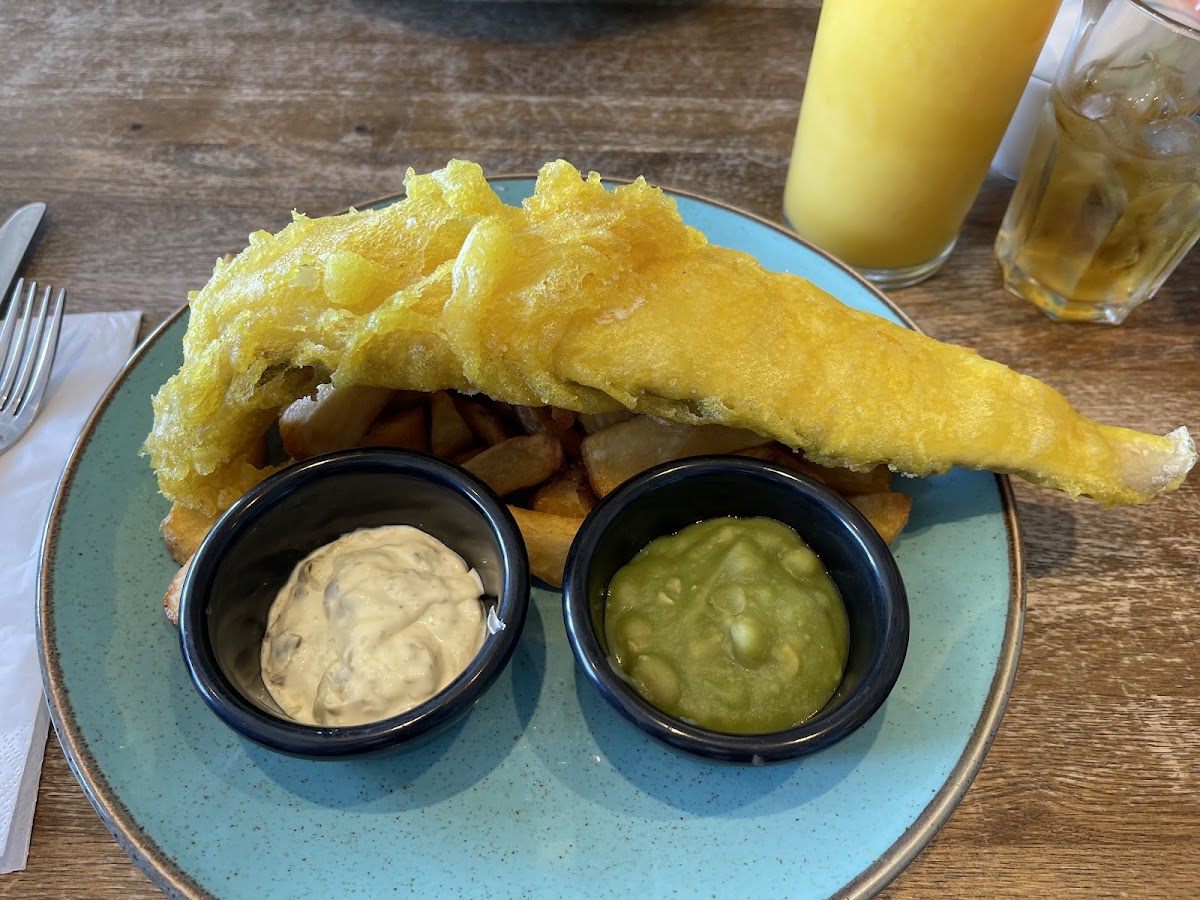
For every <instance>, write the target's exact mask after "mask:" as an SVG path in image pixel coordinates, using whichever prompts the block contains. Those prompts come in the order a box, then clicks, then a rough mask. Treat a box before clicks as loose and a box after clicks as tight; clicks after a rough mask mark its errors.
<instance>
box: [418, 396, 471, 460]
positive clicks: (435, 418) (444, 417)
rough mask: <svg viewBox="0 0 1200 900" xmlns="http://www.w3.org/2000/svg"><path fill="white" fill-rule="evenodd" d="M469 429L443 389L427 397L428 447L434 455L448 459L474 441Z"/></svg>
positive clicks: (451, 399) (452, 400)
mask: <svg viewBox="0 0 1200 900" xmlns="http://www.w3.org/2000/svg"><path fill="white" fill-rule="evenodd" d="M474 439H475V438H474V436H473V435H472V434H471V429H470V427H469V426H468V425H467V423H466V422H465V421H464V420H463V417H462V415H461V414H460V413H459V411H458V407H456V406H455V405H454V399H453V398H452V397H451V396H450V395H449V394H447V393H446V392H445V391H437V392H436V393H435V394H433V395H432V396H431V397H430V398H429V449H430V450H431V451H432V452H433V453H434V455H436V456H441V457H443V458H445V459H449V458H450V457H451V456H453V455H454V454H455V453H459V452H460V451H462V450H466V449H467V448H468V447H470V446H471V443H472V441H474Z"/></svg>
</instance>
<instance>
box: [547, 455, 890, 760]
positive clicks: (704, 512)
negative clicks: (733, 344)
mask: <svg viewBox="0 0 1200 900" xmlns="http://www.w3.org/2000/svg"><path fill="white" fill-rule="evenodd" d="M720 516H735V517H739V518H747V517H754V516H766V517H768V518H772V519H775V520H777V521H779V522H783V523H784V524H786V525H789V526H791V527H792V528H793V529H795V531H796V532H797V533H798V534H799V535H800V537H801V538H802V539H803V540H804V541H805V542H806V543H807V544H808V545H809V546H810V547H811V548H812V549H813V550H814V551H815V552H816V554H817V556H819V557H820V559H821V562H822V563H823V564H824V565H825V568H826V570H827V571H828V572H829V576H830V578H831V579H832V580H833V582H834V584H835V585H837V588H838V591H839V592H840V593H841V595H842V600H843V601H844V603H845V604H846V612H847V614H848V616H849V621H850V642H849V643H850V646H849V658H848V660H847V663H846V670H845V674H844V675H843V677H842V681H841V684H840V685H839V686H838V688H837V690H836V691H835V692H834V695H833V696H832V697H831V698H830V700H829V702H828V703H826V704H825V706H824V708H822V709H821V710H820V711H819V712H817V713H816V714H815V715H814V716H812V717H811V718H810V719H808V720H807V721H805V722H803V723H802V724H800V725H798V726H796V727H795V728H790V729H788V730H786V731H777V732H772V733H768V734H726V733H723V732H718V731H712V730H710V729H707V728H701V727H700V726H698V725H695V724H692V723H689V722H686V721H683V720H681V719H678V718H675V717H673V716H670V715H667V714H666V713H664V712H662V711H661V710H659V709H657V708H655V707H654V706H652V705H651V704H650V703H648V702H647V701H646V700H644V699H643V698H642V697H641V696H640V695H639V694H638V693H637V692H636V691H635V690H634V689H633V687H632V686H631V685H630V683H629V682H628V681H627V680H626V679H625V678H624V677H622V676H621V675H620V674H619V673H618V671H617V668H616V664H615V663H614V662H613V661H612V660H611V659H610V654H609V652H608V647H607V646H606V641H605V636H604V604H605V595H606V592H607V588H608V584H609V582H610V581H611V579H612V576H613V574H614V573H615V572H616V571H617V570H618V569H619V568H621V567H622V566H623V565H625V564H626V563H627V562H629V560H630V559H632V558H633V557H634V555H636V554H637V553H638V551H639V550H641V549H642V548H643V547H645V546H646V545H647V544H648V543H650V541H652V540H654V539H655V538H658V537H662V536H663V535H668V534H674V533H675V532H678V531H679V530H680V529H682V528H685V527H687V526H688V525H691V524H694V523H696V522H700V521H704V520H706V519H712V518H717V517H720ZM563 617H564V620H565V622H566V628H567V638H568V640H569V641H570V643H571V649H572V651H574V654H575V659H576V661H577V663H578V665H579V667H580V669H581V670H582V671H583V674H584V675H585V676H586V677H587V679H588V680H589V681H590V682H591V683H592V684H593V685H594V686H595V688H596V690H598V691H599V692H600V694H601V695H602V696H603V697H604V699H605V700H607V701H608V703H609V704H611V705H612V706H613V708H615V709H616V710H617V712H619V713H620V714H621V715H622V716H624V717H625V718H626V719H628V720H629V721H630V722H632V723H633V724H634V725H636V726H637V727H638V728H640V729H641V730H642V731H644V732H645V733H646V734H648V735H650V736H651V737H653V738H655V739H657V740H659V741H662V742H663V743H664V744H667V745H668V746H670V747H672V748H674V749H676V750H679V751H683V752H685V753H689V754H693V755H695V756H699V757H703V758H706V759H710V760H717V761H721V762H731V763H748V764H753V765H761V764H764V763H773V762H781V761H783V760H788V759H794V758H796V757H800V756H805V755H807V754H810V753H815V752H817V751H819V750H822V749H824V748H826V747H829V746H831V745H832V744H834V743H836V742H837V741H839V740H841V739H842V738H844V737H846V736H847V735H849V734H850V733H851V732H853V731H854V730H855V729H857V728H859V727H860V726H861V725H863V724H864V723H865V722H866V721H867V720H868V719H870V718H871V716H872V715H874V714H875V712H876V711H878V709H879V707H880V706H882V705H883V702H884V700H886V699H887V696H888V694H889V693H890V692H891V690H892V687H893V686H894V685H895V683H896V679H897V678H898V677H899V675H900V669H901V667H902V665H903V663H904V657H905V654H906V653H907V650H908V630H909V616H908V598H907V595H906V593H905V590H904V582H903V580H902V579H901V577H900V571H899V568H898V567H897V566H896V561H895V559H894V558H893V557H892V554H891V551H889V550H888V548H887V545H886V544H885V543H884V542H883V539H882V538H881V537H880V536H879V534H878V533H877V532H876V531H875V529H874V528H873V527H872V526H871V524H870V522H868V521H867V520H866V518H865V517H864V516H863V515H862V514H861V513H860V512H859V511H858V510H857V509H855V508H854V507H853V506H851V505H850V503H848V502H847V501H846V500H845V499H844V498H842V497H841V496H839V495H838V494H836V493H834V492H833V491H831V490H829V489H828V488H827V487H825V486H824V485H822V484H820V483H819V482H817V481H814V480H813V479H811V478H808V477H806V476H804V475H800V474H798V473H796V472H791V471H788V470H786V469H782V468H779V467H777V466H774V465H771V464H769V463H765V462H762V461H761V460H757V459H751V458H747V457H736V456H704V457H694V458H691V459H685V460H680V461H677V462H669V463H665V464H663V465H661V466H658V467H656V468H653V469H650V470H648V471H646V472H644V473H642V474H641V475H638V476H636V477H634V478H632V479H630V480H629V481H627V482H626V483H625V484H623V485H622V486H621V487H619V488H617V489H616V490H615V491H613V492H612V493H611V494H609V495H608V496H607V497H605V498H604V499H603V500H602V501H601V502H600V504H599V505H598V506H597V507H596V508H595V509H594V510H593V511H592V513H591V514H590V515H589V516H588V517H587V519H586V520H585V521H584V523H583V526H582V527H581V528H580V530H579V533H578V535H577V536H576V538H575V541H574V543H573V544H572V546H571V552H570V555H569V557H568V559H567V566H566V572H565V574H564V578H563Z"/></svg>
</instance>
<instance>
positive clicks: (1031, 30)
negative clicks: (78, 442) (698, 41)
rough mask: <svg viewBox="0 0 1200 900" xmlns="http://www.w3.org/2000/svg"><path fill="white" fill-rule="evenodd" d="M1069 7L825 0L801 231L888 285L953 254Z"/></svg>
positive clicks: (1035, 0)
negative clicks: (1060, 14)
mask: <svg viewBox="0 0 1200 900" xmlns="http://www.w3.org/2000/svg"><path fill="white" fill-rule="evenodd" d="M1058 6H1059V0H1020V2H1012V0H1007V2H1006V0H999V2H997V0H825V2H824V4H823V5H822V7H821V18H820V22H819V24H818V26H817V37H816V42H815V44H814V46H813V56H812V62H811V63H810V64H809V68H808V78H807V82H806V84H805V87H804V98H803V100H802V102H801V104H800V116H799V120H798V122H797V124H796V140H795V146H794V148H793V150H792V160H791V165H790V166H789V168H788V176H787V187H786V189H785V191H784V200H783V210H784V216H785V217H786V219H787V221H788V223H789V224H790V225H791V226H792V228H794V229H795V230H796V231H797V232H798V233H799V234H800V235H801V236H802V237H805V238H807V239H808V240H810V241H812V242H813V243H814V244H816V245H817V246H818V247H820V248H822V249H823V250H827V251H829V252H830V253H832V254H834V255H835V256H837V257H840V258H841V259H842V260H843V261H844V262H846V263H848V264H849V265H851V266H853V267H854V268H855V269H857V270H858V271H859V272H860V273H861V274H863V275H864V276H865V277H867V278H868V279H870V280H872V281H874V282H875V283H877V284H879V285H880V286H882V287H888V288H895V287H903V286H905V285H908V284H915V283H916V282H918V281H920V280H922V279H924V278H928V277H929V276H930V275H932V274H933V273H934V272H936V271H937V270H938V268H939V267H941V265H942V264H943V263H944V262H945V260H946V258H947V256H949V254H950V251H951V249H952V248H953V246H954V242H955V241H956V240H957V238H958V233H959V231H960V229H961V228H962V223H963V220H964V219H965V218H966V215H967V212H968V210H969V209H970V208H971V204H972V202H973V201H974V199H975V196H976V194H977V193H978V192H979V187H980V185H981V184H982V183H983V179H984V176H985V175H986V174H987V169H988V164H989V162H990V161H991V159H992V156H993V155H994V154H995V152H996V147H997V146H999V144H1000V139H1001V138H1002V137H1003V136H1004V130H1005V128H1006V127H1007V125H1008V122H1009V119H1010V118H1011V117H1012V114H1013V110H1014V109H1015V108H1016V105H1017V101H1018V100H1019V99H1020V98H1021V93H1022V91H1024V89H1025V85H1026V83H1027V82H1028V81H1029V76H1030V73H1032V71H1033V66H1034V63H1035V62H1036V61H1037V57H1038V53H1039V52H1040V51H1041V47H1042V44H1043V43H1044V42H1045V40H1046V35H1047V33H1048V32H1049V30H1050V26H1051V24H1053V22H1054V17H1055V13H1056V12H1057V11H1058Z"/></svg>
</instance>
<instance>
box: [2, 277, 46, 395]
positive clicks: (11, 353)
mask: <svg viewBox="0 0 1200 900" xmlns="http://www.w3.org/2000/svg"><path fill="white" fill-rule="evenodd" d="M17 287H18V289H20V287H21V285H20V284H18V286H17ZM36 290H37V282H34V283H33V284H31V285H30V286H29V293H28V294H26V295H25V304H24V307H23V308H22V309H21V310H20V311H18V309H17V307H18V306H20V294H19V293H14V294H13V298H12V303H10V304H9V306H8V314H7V315H6V316H5V317H4V331H5V338H6V340H5V341H4V344H5V347H4V351H5V354H6V360H7V361H6V362H5V365H4V374H3V375H2V376H0V409H4V408H5V407H6V406H8V401H9V399H10V398H11V397H12V396H13V392H12V386H13V382H15V381H16V377H17V369H18V367H19V366H20V363H21V360H22V358H23V357H24V355H25V336H26V335H27V334H28V333H29V314H30V312H31V311H32V309H33V296H34V292H35V291H36ZM18 314H19V315H20V316H21V327H20V328H19V329H18V330H17V334H16V337H15V338H14V339H13V341H11V342H10V341H8V340H7V338H9V337H11V335H12V328H11V325H12V323H13V322H15V321H16V318H17V316H18Z"/></svg>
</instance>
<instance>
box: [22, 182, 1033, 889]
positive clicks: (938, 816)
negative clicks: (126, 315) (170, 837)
mask: <svg viewBox="0 0 1200 900" xmlns="http://www.w3.org/2000/svg"><path fill="white" fill-rule="evenodd" d="M536 177H537V176H536V174H513V175H498V176H490V177H489V178H488V182H489V183H495V182H511V181H527V180H531V179H536ZM604 180H605V181H606V182H608V183H613V184H627V183H629V182H630V181H631V179H626V178H614V177H608V176H605V178H604ZM658 186H659V187H661V188H662V190H663V191H664V192H666V193H667V194H670V195H672V196H677V197H684V198H687V199H689V200H694V201H697V202H700V203H702V204H706V205H708V206H712V207H716V208H718V209H723V210H726V211H728V212H731V213H733V214H735V215H738V216H741V217H743V218H745V219H749V220H751V221H753V222H755V223H757V224H759V225H762V226H765V227H767V228H769V229H771V230H772V231H775V232H779V233H780V234H782V235H784V236H785V237H787V238H789V239H790V240H792V241H794V242H796V243H797V244H799V245H801V246H803V247H804V248H806V249H807V250H808V251H810V252H811V253H813V254H815V255H817V256H820V257H822V258H824V259H825V260H826V261H828V262H830V263H832V264H834V265H835V266H837V267H838V268H841V269H843V270H844V271H846V272H847V273H848V274H850V275H851V276H852V277H853V278H854V280H855V281H857V282H859V283H860V285H861V286H862V287H864V288H866V289H867V290H868V291H869V292H870V293H871V294H873V295H874V297H875V299H877V300H878V301H879V302H880V303H882V304H883V305H884V306H885V307H886V308H887V309H888V310H889V311H890V312H892V314H893V315H895V316H896V317H897V318H898V319H900V320H901V321H902V322H903V323H904V324H905V325H906V326H907V327H909V328H911V329H913V330H914V331H920V329H919V328H918V327H917V326H916V324H915V323H914V322H913V321H912V319H910V318H909V317H908V316H907V315H906V314H905V313H904V312H903V311H902V310H901V309H900V308H899V307H898V306H896V304H895V303H893V302H892V301H891V300H890V299H889V298H888V297H887V296H886V295H884V294H883V293H882V292H881V291H879V290H878V289H877V288H876V287H875V286H874V285H873V284H871V283H870V282H869V281H867V280H866V279H864V278H862V277H861V276H859V275H858V274H857V273H855V272H853V270H851V269H849V267H847V266H845V265H844V264H843V263H841V262H840V261H839V260H837V259H836V258H835V257H833V256H832V255H831V254H829V253H826V252H825V251H823V250H821V249H819V248H817V247H815V246H814V245H812V244H810V243H809V242H808V241H806V240H804V239H803V238H801V237H799V236H798V235H797V234H795V233H794V232H792V231H790V230H789V229H787V228H785V227H784V226H782V225H780V224H779V223H777V222H772V221H771V220H769V219H766V218H764V217H762V216H759V215H757V214H755V213H751V212H748V211H746V210H744V209H741V208H739V207H737V206H734V205H732V204H729V203H726V202H724V201H720V200H714V199H712V198H709V197H706V196H703V195H701V194H698V193H695V192H692V191H688V190H682V189H678V188H672V187H668V186H665V185H658ZM403 196H404V194H403V193H397V194H389V195H385V196H382V197H378V198H376V199H374V200H369V201H366V202H363V203H361V204H356V205H355V206H354V207H352V208H354V209H366V208H368V207H372V206H379V205H382V204H386V203H391V202H394V201H396V200H399V199H401V198H402V197H403ZM187 308H188V307H187V305H186V304H184V305H183V306H181V307H180V308H179V309H177V310H176V311H175V312H174V313H172V314H171V315H170V316H169V317H168V318H167V319H165V320H164V321H163V322H161V323H160V324H159V325H158V327H157V328H155V329H154V331H153V332H152V333H151V334H150V335H148V336H147V338H146V339H145V341H143V342H142V343H141V344H140V345H139V346H138V347H137V349H136V350H135V351H134V353H133V355H132V356H131V357H130V359H129V361H128V362H127V363H126V365H125V367H124V368H123V369H122V371H121V372H120V374H119V375H118V376H117V377H116V378H115V379H114V380H113V383H112V384H111V385H110V386H109V388H108V390H107V391H106V392H105V394H104V396H103V397H102V398H101V400H100V402H99V403H98V404H97V405H96V408H95V410H94V411H93V412H92V415H91V416H90V417H89V418H88V421H87V423H86V425H85V426H84V428H83V431H82V433H81V434H80V437H79V439H78V440H77V441H76V443H75V446H74V447H73V449H72V451H71V455H70V457H69V458H68V461H67V464H66V467H65V468H64V470H63V475H62V479H61V480H60V482H59V485H58V489H57V490H56V492H55V495H54V501H53V503H52V505H51V508H50V515H49V517H48V518H47V521H46V525H45V529H44V531H43V534H42V552H41V565H40V567H39V572H38V602H37V619H36V624H37V645H38V657H39V662H40V665H41V670H42V680H43V686H44V689H45V693H46V699H47V704H48V706H49V710H50V719H51V722H52V723H53V725H54V730H55V732H56V734H57V735H58V739H59V742H60V744H61V745H62V748H63V754H64V756H65V757H66V760H67V765H68V766H69V767H70V769H71V772H72V773H73V774H74V775H75V778H76V780H78V782H79V784H80V786H81V787H82V789H83V792H84V794H85V796H87V798H88V801H89V802H90V803H91V804H92V806H93V808H95V810H96V812H97V813H98V814H99V816H100V819H101V821H102V822H103V823H104V826H105V827H106V828H107V829H108V831H109V833H110V834H112V836H113V838H114V839H115V840H116V842H117V844H118V845H119V846H120V847H121V849H123V850H124V851H125V853H126V854H127V855H128V856H129V857H130V859H132V860H133V862H134V863H135V864H136V865H137V866H138V868H139V869H141V870H142V872H143V873H145V875H146V876H147V877H148V878H149V879H150V880H151V881H153V882H154V883H155V884H156V885H157V886H158V887H159V888H161V889H162V890H163V891H164V892H165V893H167V894H168V895H170V896H177V897H189V898H207V897H212V896H213V895H212V894H210V893H209V892H208V891H206V890H204V889H203V888H202V887H200V885H198V884H197V883H196V882H195V881H194V880H193V879H192V878H191V877H190V876H189V875H188V873H187V872H185V871H184V870H183V869H181V868H180V867H179V866H178V865H177V864H176V863H175V861H174V860H172V859H171V858H170V857H169V856H167V854H165V853H164V852H163V851H162V850H161V848H160V847H159V846H158V844H157V843H156V842H155V841H154V839H153V838H152V837H151V836H150V835H149V834H147V833H146V831H145V830H144V829H143V828H142V827H141V825H139V824H138V822H137V820H136V819H135V818H134V817H133V815H132V814H131V813H130V812H129V810H128V808H127V807H126V806H125V804H124V803H123V802H122V801H121V798H120V797H119V796H118V795H117V793H116V792H115V791H114V790H113V789H112V787H111V785H109V783H108V779H107V778H106V777H105V775H104V772H103V771H102V770H101V769H100V766H99V765H98V764H97V761H96V759H95V757H94V756H93V755H92V752H91V750H90V748H89V746H88V744H87V741H86V739H85V737H84V736H83V734H82V733H81V730H80V728H79V725H78V723H77V722H76V720H75V717H74V711H73V710H72V708H71V705H70V702H69V698H68V697H67V691H66V687H65V684H64V682H63V672H62V669H61V667H60V665H59V660H58V653H57V650H56V649H55V640H54V638H55V621H54V609H53V596H54V577H53V569H54V561H55V556H56V551H57V537H58V527H59V522H60V519H61V517H62V515H63V509H64V507H65V505H66V501H67V498H68V496H69V495H70V492H71V487H72V485H73V484H74V481H75V477H76V475H77V474H78V468H79V463H80V459H81V458H82V456H83V453H84V451H85V449H86V448H87V445H88V443H89V442H90V440H91V437H92V434H93V432H94V431H95V427H96V425H97V423H98V422H99V421H100V420H101V419H102V418H103V417H104V414H105V411H106V410H107V409H108V406H109V404H110V403H111V401H112V399H113V397H114V396H116V394H117V393H118V391H119V390H120V389H121V387H122V385H123V384H124V382H125V380H126V377H127V376H128V374H129V373H130V372H131V371H132V370H133V369H134V368H136V367H137V366H138V365H139V363H140V361H141V360H142V358H143V357H144V356H145V355H146V354H147V353H148V352H149V350H150V349H151V348H152V347H153V346H154V345H155V344H156V343H157V342H158V340H159V339H160V338H161V337H162V335H163V334H164V333H165V332H166V331H167V330H168V329H169V328H170V327H171V326H172V325H174V324H175V323H176V321H178V319H179V318H180V316H182V315H183V314H184V313H185V312H186V311H187ZM995 479H996V486H997V489H998V492H999V496H1000V503H1001V513H1002V516H1003V518H1004V526H1005V534H1006V535H1007V540H1008V559H1009V599H1008V609H1007V614H1006V618H1005V625H1004V635H1003V638H1002V640H1001V644H1000V653H999V656H998V658H997V662H996V670H995V673H994V675H993V677H992V681H991V685H990V687H989V689H988V695H987V699H986V700H985V702H984V705H983V709H982V711H981V713H980V717H979V719H978V721H977V722H976V724H975V727H974V729H973V730H972V732H971V735H970V737H969V739H968V740H967V743H966V746H965V748H964V749H963V752H962V754H961V756H960V757H959V759H958V762H957V763H956V764H955V766H954V767H953V769H952V770H951V772H950V775H949V777H948V778H947V779H946V781H945V783H944V784H943V785H942V787H941V789H940V790H938V792H937V793H936V794H934V796H933V798H932V799H931V800H930V802H929V803H928V804H927V805H926V807H925V809H924V810H922V812H921V813H920V814H919V815H918V816H917V817H916V818H915V819H914V820H913V822H912V824H911V825H909V827H908V828H907V829H906V830H905V831H904V833H903V834H901V836H900V837H899V838H898V839H897V840H896V841H895V843H893V844H892V845H891V846H890V847H889V848H888V849H887V850H886V851H884V852H883V853H881V854H880V855H879V857H878V858H877V859H876V860H875V861H874V862H873V863H872V864H871V865H870V866H868V867H867V868H866V869H865V870H864V871H862V872H861V873H860V874H859V875H858V876H856V877H855V878H854V879H853V880H852V881H850V882H849V883H848V884H846V885H845V886H844V887H842V888H841V889H840V890H839V891H837V892H836V894H834V895H833V896H835V897H838V898H847V900H859V898H866V897H872V896H874V895H875V894H876V893H878V892H879V891H880V890H882V889H883V888H884V887H885V886H886V885H887V884H888V883H889V882H890V881H891V880H892V879H894V878H895V877H896V876H897V875H899V874H900V872H901V871H903V870H904V868H905V867H906V866H907V865H908V864H909V863H910V862H911V861H912V860H913V858H915V857H916V856H917V854H918V853H920V852H921V850H922V849H924V848H925V846H926V845H927V844H928V843H929V842H930V841H931V840H932V839H933V837H934V836H935V835H936V834H937V833H938V831H939V830H940V829H941V827H942V825H944V824H945V822H946V821H947V820H948V819H949V818H950V815H951V813H953V811H954V809H955V808H956V807H957V806H958V803H959V801H960V800H961V799H962V797H963V795H964V794H966V792H967V789H968V788H969V787H970V786H971V783H972V781H974V779H975V776H976V774H977V773H978V772H979V769H980V767H981V766H982V765H983V761H984V758H985V757H986V756H987V752H988V750H989V749H990V747H991V745H992V741H993V740H994V738H995V736H996V733H997V731H998V730H999V728H1000V722H1001V720H1002V719H1003V717H1004V711H1005V707H1006V706H1007V704H1008V698H1009V695H1010V694H1011V692H1012V686H1013V682H1014V681H1015V680H1016V675H1017V665H1018V661H1019V659H1020V655H1021V640H1022V634H1023V628H1024V619H1025V566H1024V559H1023V556H1022V551H1021V538H1020V528H1019V525H1018V522H1017V513H1016V501H1015V498H1014V496H1013V491H1012V484H1011V482H1010V481H1009V478H1008V477H1007V476H1004V475H996V476H995Z"/></svg>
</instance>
